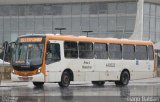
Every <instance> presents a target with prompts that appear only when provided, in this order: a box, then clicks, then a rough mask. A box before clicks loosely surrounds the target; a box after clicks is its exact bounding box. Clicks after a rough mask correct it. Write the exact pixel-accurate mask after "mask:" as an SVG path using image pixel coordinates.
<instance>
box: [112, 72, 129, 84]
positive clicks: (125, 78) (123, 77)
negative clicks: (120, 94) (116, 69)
mask: <svg viewBox="0 0 160 102" xmlns="http://www.w3.org/2000/svg"><path fill="white" fill-rule="evenodd" d="M128 83H129V73H128V72H127V71H123V72H122V74H121V78H120V81H116V82H115V84H116V85H121V86H126V85H128Z"/></svg>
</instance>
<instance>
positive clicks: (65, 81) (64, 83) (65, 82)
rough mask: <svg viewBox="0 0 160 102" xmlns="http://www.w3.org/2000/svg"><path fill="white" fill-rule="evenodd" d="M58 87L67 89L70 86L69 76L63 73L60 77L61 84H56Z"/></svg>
mask: <svg viewBox="0 0 160 102" xmlns="http://www.w3.org/2000/svg"><path fill="white" fill-rule="evenodd" d="M58 84H59V86H60V87H62V88H63V87H68V86H69V85H70V75H69V74H68V72H64V73H63V74H62V77H61V82H59V83H58Z"/></svg>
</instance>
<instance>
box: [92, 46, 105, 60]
mask: <svg viewBox="0 0 160 102" xmlns="http://www.w3.org/2000/svg"><path fill="white" fill-rule="evenodd" d="M94 57H95V59H107V58H108V45H107V44H101V43H94Z"/></svg>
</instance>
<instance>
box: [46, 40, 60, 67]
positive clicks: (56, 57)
mask: <svg viewBox="0 0 160 102" xmlns="http://www.w3.org/2000/svg"><path fill="white" fill-rule="evenodd" d="M60 60H61V56H60V45H59V44H55V43H53V44H52V43H51V44H50V46H49V48H47V64H50V63H54V62H57V61H60Z"/></svg>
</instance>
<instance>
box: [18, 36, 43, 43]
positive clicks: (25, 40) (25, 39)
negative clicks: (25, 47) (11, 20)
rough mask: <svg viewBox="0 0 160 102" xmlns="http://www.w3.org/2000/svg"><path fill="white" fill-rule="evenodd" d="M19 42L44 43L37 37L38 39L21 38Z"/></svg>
mask: <svg viewBox="0 0 160 102" xmlns="http://www.w3.org/2000/svg"><path fill="white" fill-rule="evenodd" d="M19 41H20V42H21V43H23V42H42V37H37V38H20V40H19Z"/></svg>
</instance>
